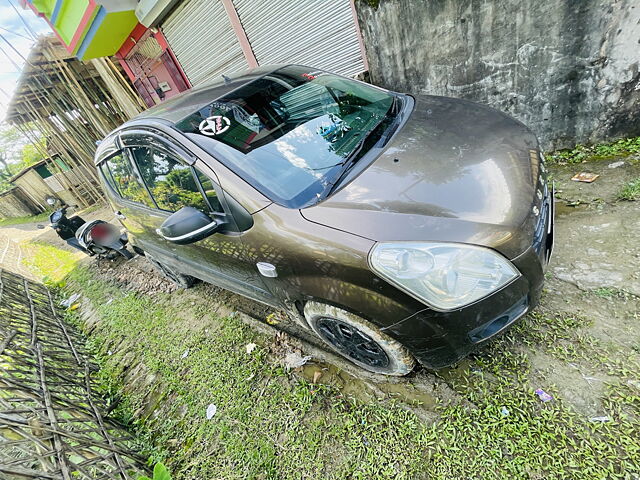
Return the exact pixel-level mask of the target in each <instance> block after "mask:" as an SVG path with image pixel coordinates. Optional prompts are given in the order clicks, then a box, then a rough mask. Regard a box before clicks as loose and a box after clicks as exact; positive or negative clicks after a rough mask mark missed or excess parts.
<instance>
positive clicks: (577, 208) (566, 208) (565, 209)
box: [556, 202, 589, 217]
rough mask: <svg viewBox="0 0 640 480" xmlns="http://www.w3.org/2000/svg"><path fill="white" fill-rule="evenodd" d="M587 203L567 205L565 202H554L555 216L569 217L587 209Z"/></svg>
mask: <svg viewBox="0 0 640 480" xmlns="http://www.w3.org/2000/svg"><path fill="white" fill-rule="evenodd" d="M588 205H589V204H588V203H578V204H576V205H569V204H568V203H565V202H556V216H558V217H560V216H563V215H571V214H572V213H576V212H581V211H583V210H586V209H587V206H588Z"/></svg>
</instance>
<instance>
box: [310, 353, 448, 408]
mask: <svg viewBox="0 0 640 480" xmlns="http://www.w3.org/2000/svg"><path fill="white" fill-rule="evenodd" d="M299 375H300V376H301V377H302V378H304V379H305V380H306V381H308V382H310V383H312V382H313V380H314V377H315V379H316V383H318V384H322V385H328V386H331V387H334V388H336V389H338V390H339V391H340V392H341V393H342V394H343V395H348V396H351V397H354V398H356V399H358V400H361V401H366V402H369V401H372V400H378V399H383V398H389V399H394V400H397V401H399V402H401V403H405V404H407V405H410V406H412V407H418V406H419V407H420V408H423V409H427V410H431V409H433V408H434V407H435V405H436V397H435V395H433V394H432V393H430V392H426V391H424V390H422V389H420V388H419V387H418V386H416V385H414V384H413V383H411V380H410V379H393V380H390V381H389V382H385V381H382V382H375V383H373V382H367V381H365V380H363V379H360V378H357V377H354V376H353V375H351V374H349V373H347V372H345V371H343V370H340V369H339V368H338V367H335V366H333V365H329V364H323V363H315V362H314V363H309V364H307V365H305V366H304V367H302V371H301V372H299Z"/></svg>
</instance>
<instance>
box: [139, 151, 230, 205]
mask: <svg viewBox="0 0 640 480" xmlns="http://www.w3.org/2000/svg"><path fill="white" fill-rule="evenodd" d="M130 151H131V154H132V156H133V158H134V159H135V161H136V163H137V165H138V169H139V170H140V174H141V175H142V178H143V179H144V181H145V183H146V184H147V187H148V188H149V191H150V192H151V195H152V196H153V198H154V200H155V201H156V204H157V205H158V208H160V209H161V210H166V211H168V212H177V211H178V210H180V209H181V208H182V207H186V206H189V207H193V208H197V209H198V210H200V211H202V212H205V213H208V212H210V211H211V208H213V209H214V210H216V211H221V210H222V209H221V208H220V203H219V202H218V199H217V195H216V193H215V189H214V188H213V185H212V184H211V181H209V183H210V187H209V189H210V190H211V193H207V197H208V198H211V199H213V200H214V202H213V204H212V205H211V207H210V206H209V204H208V202H207V201H206V200H205V198H204V197H203V196H202V193H201V192H200V189H199V188H198V183H197V181H196V178H195V177H194V176H193V171H192V168H191V167H190V166H188V165H186V164H184V163H183V162H181V161H180V160H178V159H177V158H176V157H174V156H172V155H170V154H168V153H166V152H164V151H162V150H158V149H156V148H152V147H131V148H130ZM205 178H206V177H205ZM205 190H206V188H205Z"/></svg>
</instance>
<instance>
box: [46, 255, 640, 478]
mask: <svg viewBox="0 0 640 480" xmlns="http://www.w3.org/2000/svg"><path fill="white" fill-rule="evenodd" d="M37 252H39V253H38V254H44V253H46V252H47V251H46V250H43V249H40V250H37ZM35 264H37V265H43V264H46V262H35ZM68 285H69V287H67V291H66V292H65V294H68V293H72V292H76V291H81V292H82V293H83V294H84V296H85V297H86V299H88V300H90V301H91V304H92V305H94V306H95V307H96V311H95V314H93V315H92V316H91V319H90V321H89V323H90V325H91V329H90V333H89V346H90V348H91V349H92V351H93V352H94V354H95V355H96V359H97V361H98V362H99V364H100V366H101V370H100V371H99V373H98V374H97V376H98V379H99V381H100V384H101V385H102V388H103V390H104V393H105V395H108V396H111V397H114V398H115V397H117V396H122V399H123V401H122V402H121V404H120V406H119V407H118V408H117V409H116V410H115V412H116V413H117V415H118V416H119V418H120V419H121V420H123V421H125V422H128V423H129V424H130V426H131V427H132V428H134V429H135V431H136V432H137V433H138V436H139V438H140V439H141V442H142V445H143V447H144V449H145V452H146V453H147V454H148V455H149V456H150V461H151V462H152V463H155V462H156V461H163V463H165V464H166V465H167V466H168V468H169V470H170V471H171V472H172V475H173V478H174V479H175V480H192V479H201V478H202V479H205V478H207V479H208V478H224V479H243V480H244V479H256V480H257V479H260V480H267V479H274V480H275V479H278V480H280V479H282V480H287V479H300V478H322V479H345V478H348V479H394V480H407V479H426V478H429V479H453V478H465V479H466V478H469V479H471V478H482V479H487V480H491V479H496V480H497V479H505V478H510V479H530V478H545V479H565V478H572V479H589V480H591V479H594V478H621V479H623V478H633V476H634V475H637V474H639V473H640V440H639V438H640V436H639V435H638V431H640V423H639V420H638V419H639V418H640V411H638V408H639V405H638V404H639V402H638V396H639V395H640V392H638V389H637V388H636V385H635V384H634V383H628V382H626V381H625V382H624V383H621V384H620V385H613V386H612V387H611V389H610V390H608V391H607V397H605V402H606V408H607V411H606V413H607V415H609V416H610V417H611V421H610V422H607V423H592V422H590V421H589V419H588V418H585V417H583V416H581V415H579V414H578V413H576V412H575V411H574V410H572V408H571V407H570V406H569V405H568V404H566V403H565V402H564V400H563V399H562V397H561V395H560V394H559V393H558V391H557V390H556V389H554V387H553V386H552V385H543V386H544V387H545V390H547V391H549V392H550V393H552V394H553V395H554V396H555V400H554V401H552V402H550V403H541V402H540V401H539V400H538V398H537V397H536V395H535V394H534V392H533V390H534V388H536V387H538V386H541V385H531V384H530V378H531V375H533V372H531V371H530V370H531V367H530V364H529V352H531V351H535V350H536V349H537V348H540V346H544V348H545V349H550V350H551V349H553V348H560V346H562V345H565V346H568V345H570V344H572V343H574V342H576V340H577V339H578V340H579V339H580V335H581V334H582V332H581V330H582V329H583V327H585V325H586V324H585V321H584V319H582V318H579V317H576V316H569V315H563V316H555V315H551V314H542V313H541V314H539V315H537V316H529V317H528V318H527V319H526V321H525V322H523V323H521V324H520V325H519V326H518V327H517V328H516V329H514V330H512V331H511V332H509V333H508V334H507V335H504V336H503V337H501V338H500V339H499V340H498V341H496V342H494V343H492V344H491V346H489V347H488V348H485V349H483V350H482V351H481V353H480V354H479V355H477V356H476V357H475V358H473V359H471V360H470V361H469V365H468V367H467V368H460V369H459V372H458V373H457V374H456V375H455V376H452V377H451V378H449V379H448V381H447V382H448V383H449V384H450V386H451V387H452V388H453V389H454V390H455V392H456V395H457V398H454V399H453V400H452V401H450V402H448V403H446V404H445V403H441V404H439V405H438V406H437V407H436V414H437V417H438V419H437V420H436V421H435V422H433V423H425V422H424V421H423V420H421V418H419V417H418V416H416V415H415V414H414V413H412V412H411V411H408V410H407V409H405V408H403V406H402V405H400V404H397V403H394V402H390V401H375V402H364V401H359V400H354V399H351V398H348V397H345V396H344V395H343V394H342V393H341V392H340V391H339V390H337V389H334V388H331V387H325V386H321V385H313V384H309V383H307V382H305V381H299V380H297V379H296V378H295V377H294V376H292V375H290V374H289V373H288V372H286V371H285V370H283V369H282V368H281V367H279V366H278V365H277V364H275V363H274V362H273V361H272V360H271V358H270V355H269V351H268V347H269V344H270V341H271V338H270V337H266V336H263V335H260V334H258V333H256V332H255V331H253V330H252V329H250V328H249V327H247V326H246V325H245V324H243V323H242V322H241V321H240V320H239V319H238V318H235V317H229V318H219V317H217V316H215V314H213V313H211V312H212V310H211V309H208V308H206V302H207V299H206V298H203V299H202V301H201V302H198V303H197V304H196V305H193V298H194V297H193V296H190V295H189V296H187V295H184V296H181V295H179V294H174V295H172V296H169V295H160V294H158V295H155V296H154V297H153V299H152V298H150V297H147V296H140V295H136V294H134V293H131V292H128V291H125V290H122V289H121V288H119V287H117V286H115V285H114V284H111V283H109V282H106V281H104V280H101V279H99V278H97V277H96V275H95V273H94V272H92V271H90V270H89V269H87V268H85V267H77V268H75V269H74V270H73V271H71V273H70V275H69V276H68ZM83 305H84V307H83V308H86V306H87V302H86V301H83ZM68 317H69V320H71V321H73V322H76V323H77V324H78V325H79V326H83V325H84V324H83V322H82V321H81V319H80V318H79V317H78V316H77V315H76V313H73V312H70V313H69V314H68ZM84 326H85V327H86V326H87V325H84ZM527 342H529V344H530V347H531V349H529V347H527ZM247 343H257V344H258V345H259V347H258V348H257V349H256V350H255V351H254V352H253V353H252V354H247V353H246V350H245V345H246V344H247ZM579 345H580V348H585V349H588V348H592V347H590V340H589V339H588V338H587V337H585V338H584V339H582V340H579ZM596 347H597V348H600V346H596ZM596 347H594V348H596ZM567 348H569V347H567ZM574 355H576V352H574V351H569V350H568V351H567V352H564V353H558V356H559V357H568V358H571V359H573V357H574ZM584 356H585V357H587V358H588V357H589V355H588V352H586V354H585V355H584ZM581 358H582V356H581ZM558 361H562V360H558ZM611 368H612V369H616V370H620V369H623V368H624V369H627V370H626V371H625V372H624V378H633V376H634V375H636V377H635V378H637V373H638V372H637V371H636V370H634V369H635V367H634V366H633V362H631V361H630V359H627V358H617V359H615V360H612V361H611ZM621 385H623V386H624V388H622V387H621ZM618 387H620V388H618ZM211 403H213V404H215V405H216V406H217V413H216V415H215V416H214V417H213V418H212V419H211V420H207V419H206V416H205V412H206V410H207V406H208V405H209V404H211ZM505 409H506V411H508V414H507V415H506V416H505V415H504V414H503V413H502V412H503V411H504V410H505Z"/></svg>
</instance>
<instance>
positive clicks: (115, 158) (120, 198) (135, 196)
mask: <svg viewBox="0 0 640 480" xmlns="http://www.w3.org/2000/svg"><path fill="white" fill-rule="evenodd" d="M98 168H99V170H100V173H101V176H102V178H103V179H104V182H105V187H106V190H107V194H108V197H109V201H110V202H111V206H112V208H113V210H114V212H115V214H116V217H117V218H118V220H119V221H120V223H121V224H122V225H123V226H124V227H125V228H126V229H127V232H128V233H129V235H130V237H131V240H132V241H133V243H134V244H139V245H145V244H147V243H148V241H149V240H150V238H149V236H150V232H149V229H148V228H147V223H148V222H147V218H148V217H149V216H150V215H153V213H154V211H155V203H154V202H153V200H152V198H151V196H150V195H149V192H148V191H147V189H146V187H145V186H144V183H143V182H142V179H141V178H140V176H139V175H138V172H137V170H136V169H135V168H134V167H133V165H132V164H131V163H130V161H129V158H128V157H127V155H126V153H125V152H124V151H122V150H117V151H115V153H113V154H110V155H109V156H107V157H106V158H105V159H103V160H102V161H101V162H100V163H99V165H98ZM151 240H152V239H151Z"/></svg>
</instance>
